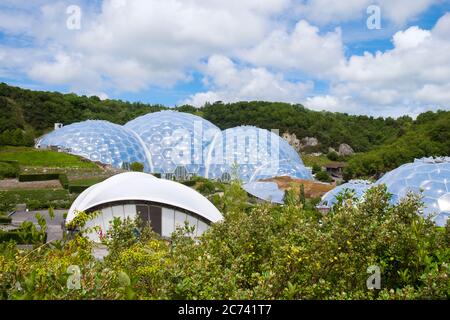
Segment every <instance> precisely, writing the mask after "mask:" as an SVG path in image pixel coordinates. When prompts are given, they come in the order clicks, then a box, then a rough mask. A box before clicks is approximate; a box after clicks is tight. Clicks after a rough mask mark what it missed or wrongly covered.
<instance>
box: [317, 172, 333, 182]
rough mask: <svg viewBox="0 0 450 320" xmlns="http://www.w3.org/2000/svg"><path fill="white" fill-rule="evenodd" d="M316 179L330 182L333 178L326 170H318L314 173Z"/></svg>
mask: <svg viewBox="0 0 450 320" xmlns="http://www.w3.org/2000/svg"><path fill="white" fill-rule="evenodd" d="M315 177H316V179H317V180H319V181H322V182H332V181H333V178H331V176H330V175H329V174H328V173H327V172H326V171H320V172H318V173H316V175H315Z"/></svg>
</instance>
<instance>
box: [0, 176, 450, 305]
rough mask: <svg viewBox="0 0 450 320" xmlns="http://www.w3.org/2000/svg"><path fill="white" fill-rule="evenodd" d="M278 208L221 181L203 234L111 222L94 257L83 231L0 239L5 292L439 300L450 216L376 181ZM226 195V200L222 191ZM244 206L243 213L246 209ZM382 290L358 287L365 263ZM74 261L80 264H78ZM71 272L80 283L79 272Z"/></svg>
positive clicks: (446, 288) (444, 287)
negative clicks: (332, 202) (33, 239)
mask: <svg viewBox="0 0 450 320" xmlns="http://www.w3.org/2000/svg"><path fill="white" fill-rule="evenodd" d="M299 198H300V197H297V196H289V197H287V199H288V201H287V204H286V205H285V206H283V207H272V206H269V205H260V206H256V207H254V208H252V209H249V210H244V207H245V203H246V199H245V194H239V189H238V186H236V185H235V184H232V185H231V186H230V187H229V189H228V190H226V191H225V195H224V203H223V209H224V212H226V214H225V220H224V221H223V222H222V223H217V224H215V225H214V226H212V227H211V229H210V230H209V231H208V232H206V233H205V234H204V235H203V236H202V237H201V238H200V239H198V240H193V239H191V238H190V237H187V236H186V235H188V234H189V232H190V231H191V230H189V228H188V227H185V228H184V229H179V230H178V231H177V232H176V233H175V234H174V235H173V238H172V241H171V243H170V244H169V243H168V242H166V241H162V240H160V239H158V236H157V235H155V234H153V233H152V232H151V231H149V230H148V229H144V230H142V229H139V228H138V225H139V223H138V222H133V221H125V222H121V221H120V220H115V221H114V222H113V224H112V228H111V230H110V231H109V232H108V234H107V235H106V238H105V239H104V243H105V244H106V245H107V246H108V248H109V254H108V256H107V257H105V259H104V260H103V261H98V260H95V258H93V257H92V255H91V251H92V248H93V244H92V243H90V242H89V241H88V240H86V239H85V238H83V237H81V236H75V238H73V239H72V240H68V241H65V242H61V243H54V244H53V245H47V246H44V247H39V248H36V249H34V251H31V252H24V251H20V250H18V249H17V248H16V247H15V246H14V244H12V243H11V244H7V245H3V247H2V248H1V252H2V254H1V255H0V286H1V287H0V294H1V297H2V298H4V299H431V298H433V299H448V298H449V297H450V280H449V276H450V272H449V260H450V249H449V247H450V224H447V227H446V228H436V227H435V226H434V225H433V224H432V223H431V222H430V221H429V220H425V219H423V218H421V217H420V216H418V215H417V214H416V213H415V212H416V211H417V210H418V208H419V207H420V206H421V202H420V200H419V199H417V198H416V197H414V196H410V197H408V198H407V199H406V200H405V201H403V202H402V203H400V204H399V205H397V206H391V205H390V204H389V201H388V199H389V196H388V195H387V194H386V191H385V189H383V187H377V188H374V189H372V190H371V191H369V193H368V195H367V199H366V200H365V201H364V202H362V203H356V200H355V199H351V198H343V199H341V201H340V202H339V203H338V204H337V205H336V207H335V208H334V210H333V211H332V212H330V213H329V214H328V215H326V216H321V215H320V214H318V213H317V212H314V211H312V210H309V209H303V208H302V204H301V202H300V200H296V199H299ZM231 199H234V201H231ZM246 211H247V212H246ZM373 265H376V266H378V267H379V268H380V271H381V289H380V290H377V289H374V290H369V289H367V285H366V281H367V278H368V277H369V276H370V274H368V273H367V268H368V267H369V266H373ZM77 268H79V270H78V269H77ZM78 271H79V275H80V276H79V280H80V281H79V282H78V280H77V279H78Z"/></svg>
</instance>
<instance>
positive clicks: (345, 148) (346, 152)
mask: <svg viewBox="0 0 450 320" xmlns="http://www.w3.org/2000/svg"><path fill="white" fill-rule="evenodd" d="M354 153H355V151H354V150H353V148H352V147H350V146H349V145H348V144H346V143H342V144H341V145H340V146H339V155H341V156H350V155H352V154H354Z"/></svg>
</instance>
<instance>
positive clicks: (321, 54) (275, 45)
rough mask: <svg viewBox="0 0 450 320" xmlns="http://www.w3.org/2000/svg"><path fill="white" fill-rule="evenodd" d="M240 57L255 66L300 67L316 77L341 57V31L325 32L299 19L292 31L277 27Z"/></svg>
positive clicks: (334, 64) (299, 68)
mask: <svg viewBox="0 0 450 320" xmlns="http://www.w3.org/2000/svg"><path fill="white" fill-rule="evenodd" d="M241 57H242V58H244V59H245V60H247V61H249V62H252V63H253V64H255V65H263V66H269V67H277V68H281V69H285V70H289V69H290V70H292V69H294V70H300V71H304V72H307V73H310V74H311V73H312V74H314V75H315V76H318V75H321V74H323V73H327V72H329V71H330V70H331V69H332V68H334V66H336V65H338V64H339V62H340V61H341V60H342V59H343V58H344V48H343V43H342V39H341V30H340V29H339V28H337V29H336V30H335V31H334V32H328V33H326V34H324V35H321V34H319V29H318V28H317V27H314V26H312V25H310V24H309V23H308V22H307V21H305V20H301V21H299V22H298V23H297V24H296V26H295V28H294V30H293V31H292V33H290V34H289V33H288V32H287V31H286V30H276V31H274V32H272V33H271V34H270V35H269V36H268V37H267V38H266V39H264V40H263V41H262V42H261V43H259V44H258V45H257V46H256V47H254V48H252V49H250V50H247V51H244V52H243V53H242V54H241Z"/></svg>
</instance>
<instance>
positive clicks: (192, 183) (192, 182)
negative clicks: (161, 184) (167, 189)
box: [181, 180, 197, 187]
mask: <svg viewBox="0 0 450 320" xmlns="http://www.w3.org/2000/svg"><path fill="white" fill-rule="evenodd" d="M181 183H182V184H184V185H185V186H188V187H193V186H195V184H196V183H197V182H196V181H195V180H186V181H181Z"/></svg>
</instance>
